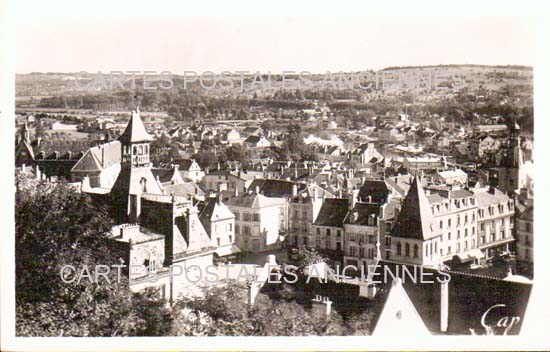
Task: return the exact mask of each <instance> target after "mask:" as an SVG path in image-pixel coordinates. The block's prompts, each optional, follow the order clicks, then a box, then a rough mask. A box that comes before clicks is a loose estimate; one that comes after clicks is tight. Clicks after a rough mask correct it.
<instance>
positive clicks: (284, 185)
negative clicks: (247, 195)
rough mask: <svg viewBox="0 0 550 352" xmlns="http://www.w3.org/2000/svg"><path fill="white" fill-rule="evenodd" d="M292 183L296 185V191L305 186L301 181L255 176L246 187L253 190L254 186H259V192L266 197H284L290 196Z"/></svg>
mask: <svg viewBox="0 0 550 352" xmlns="http://www.w3.org/2000/svg"><path fill="white" fill-rule="evenodd" d="M294 185H297V187H298V192H301V191H302V190H304V189H305V188H306V185H305V184H303V183H295V182H290V181H285V180H273V179H262V178H257V179H255V180H254V181H252V183H251V184H250V186H249V187H248V189H249V190H252V191H255V190H256V186H258V187H259V188H260V193H261V194H263V195H264V196H266V197H277V198H285V197H290V196H292V188H293V186H294Z"/></svg>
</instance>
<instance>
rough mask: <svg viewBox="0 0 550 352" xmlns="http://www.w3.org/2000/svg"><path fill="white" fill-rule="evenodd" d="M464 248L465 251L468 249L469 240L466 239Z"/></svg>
mask: <svg viewBox="0 0 550 352" xmlns="http://www.w3.org/2000/svg"><path fill="white" fill-rule="evenodd" d="M464 250H465V251H467V250H468V241H464Z"/></svg>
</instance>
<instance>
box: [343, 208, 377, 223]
mask: <svg viewBox="0 0 550 352" xmlns="http://www.w3.org/2000/svg"><path fill="white" fill-rule="evenodd" d="M380 206H381V204H375V203H357V204H355V207H353V210H352V211H351V212H350V214H348V216H347V218H346V224H354V225H367V224H368V218H369V217H376V216H378V215H379V214H380ZM354 214H356V215H357V218H356V219H354V218H353V217H354V216H355V215H354Z"/></svg>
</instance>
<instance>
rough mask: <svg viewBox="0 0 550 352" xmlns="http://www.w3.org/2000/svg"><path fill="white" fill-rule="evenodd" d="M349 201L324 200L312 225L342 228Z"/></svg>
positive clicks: (338, 199) (341, 199) (344, 199)
mask: <svg viewBox="0 0 550 352" xmlns="http://www.w3.org/2000/svg"><path fill="white" fill-rule="evenodd" d="M348 207H349V200H348V199H347V198H328V199H325V201H324V203H323V205H322V206H321V209H320V210H319V214H318V215H317V219H315V222H314V223H313V224H314V225H317V226H334V227H342V226H343V224H344V220H345V219H346V215H347V213H348Z"/></svg>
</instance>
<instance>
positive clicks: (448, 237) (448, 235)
mask: <svg viewBox="0 0 550 352" xmlns="http://www.w3.org/2000/svg"><path fill="white" fill-rule="evenodd" d="M447 239H449V240H450V239H451V233H450V232H449V233H448V234H447Z"/></svg>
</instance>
